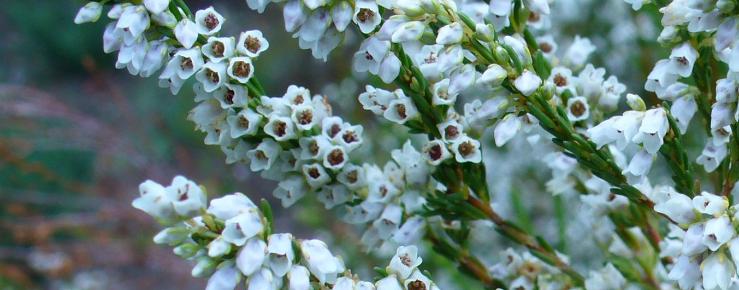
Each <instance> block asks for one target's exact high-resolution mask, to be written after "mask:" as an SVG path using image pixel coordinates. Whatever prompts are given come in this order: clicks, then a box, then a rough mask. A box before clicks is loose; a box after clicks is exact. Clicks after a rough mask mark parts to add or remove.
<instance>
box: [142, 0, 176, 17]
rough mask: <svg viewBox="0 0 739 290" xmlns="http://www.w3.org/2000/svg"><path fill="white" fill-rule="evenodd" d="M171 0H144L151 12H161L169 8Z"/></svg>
mask: <svg viewBox="0 0 739 290" xmlns="http://www.w3.org/2000/svg"><path fill="white" fill-rule="evenodd" d="M169 2H170V0H144V6H145V7H146V9H147V10H149V12H151V14H159V13H162V12H164V11H165V10H167V8H168V7H169Z"/></svg>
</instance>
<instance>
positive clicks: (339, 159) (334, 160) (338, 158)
mask: <svg viewBox="0 0 739 290" xmlns="http://www.w3.org/2000/svg"><path fill="white" fill-rule="evenodd" d="M343 162H344V152H342V151H341V149H338V148H337V149H334V150H331V152H330V153H329V154H328V163H329V164H331V165H339V164H341V163H343Z"/></svg>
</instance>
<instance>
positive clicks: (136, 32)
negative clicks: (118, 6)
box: [115, 5, 151, 45]
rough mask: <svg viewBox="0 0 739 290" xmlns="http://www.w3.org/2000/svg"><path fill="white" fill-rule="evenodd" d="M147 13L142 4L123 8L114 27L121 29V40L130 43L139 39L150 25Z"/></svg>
mask: <svg viewBox="0 0 739 290" xmlns="http://www.w3.org/2000/svg"><path fill="white" fill-rule="evenodd" d="M150 24H151V23H150V19H149V13H148V12H147V11H146V9H145V8H144V7H143V6H138V5H134V6H128V7H126V8H125V9H123V13H122V14H121V16H120V18H118V22H117V23H116V25H115V27H116V28H117V29H120V30H122V31H123V42H124V43H125V44H129V45H130V44H132V43H134V42H135V41H137V40H139V39H140V37H141V36H142V35H143V34H144V32H145V31H146V30H147V29H148V28H149V25H150Z"/></svg>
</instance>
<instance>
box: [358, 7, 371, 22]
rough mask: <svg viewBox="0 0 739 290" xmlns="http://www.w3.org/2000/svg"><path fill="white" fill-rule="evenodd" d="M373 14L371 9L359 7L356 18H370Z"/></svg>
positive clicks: (362, 20) (364, 19)
mask: <svg viewBox="0 0 739 290" xmlns="http://www.w3.org/2000/svg"><path fill="white" fill-rule="evenodd" d="M374 16H375V12H372V10H369V9H367V8H361V9H359V12H357V19H359V21H360V22H365V21H367V20H370V19H372V17H374Z"/></svg>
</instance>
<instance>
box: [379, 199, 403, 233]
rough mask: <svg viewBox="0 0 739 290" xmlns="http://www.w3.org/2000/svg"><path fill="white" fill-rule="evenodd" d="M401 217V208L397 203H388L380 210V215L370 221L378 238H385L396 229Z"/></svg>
mask: <svg viewBox="0 0 739 290" xmlns="http://www.w3.org/2000/svg"><path fill="white" fill-rule="evenodd" d="M402 217H403V208H401V207H400V206H399V205H395V204H389V205H388V206H387V207H385V209H384V210H383V211H382V214H381V215H380V217H379V218H377V219H376V220H375V221H374V222H372V227H374V228H375V229H376V230H377V234H378V236H379V238H380V239H382V240H386V239H388V238H389V237H390V236H391V235H392V234H394V233H395V231H397V230H398V228H399V227H400V222H401V218H402Z"/></svg>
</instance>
